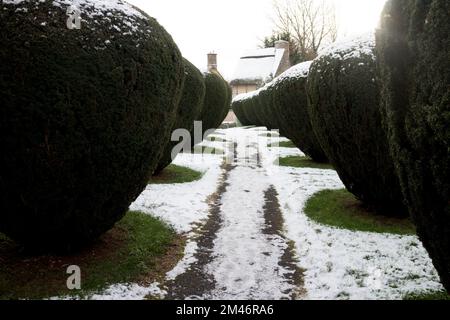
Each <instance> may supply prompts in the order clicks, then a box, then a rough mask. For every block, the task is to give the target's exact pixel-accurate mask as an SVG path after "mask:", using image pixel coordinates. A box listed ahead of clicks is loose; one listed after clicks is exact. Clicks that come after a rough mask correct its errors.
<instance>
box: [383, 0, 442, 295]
mask: <svg viewBox="0 0 450 320" xmlns="http://www.w3.org/2000/svg"><path fill="white" fill-rule="evenodd" d="M449 12H450V2H449V1H447V0H426V1H408V0H396V1H392V0H391V1H388V3H387V4H386V7H385V9H384V13H383V15H382V21H381V29H380V30H379V32H378V34H377V48H378V54H379V67H380V78H381V85H382V99H381V100H382V104H381V111H382V112H381V113H382V116H383V120H384V123H385V124H386V127H387V130H388V136H389V145H390V149H391V152H392V154H393V158H394V161H395V164H396V168H397V172H398V174H399V177H400V181H401V184H402V187H403V193H404V196H405V198H406V202H407V205H408V208H409V212H410V213H411V215H412V217H413V220H414V221H415V223H416V225H417V231H418V235H419V237H420V239H421V240H422V242H423V243H424V246H425V248H426V249H427V250H428V252H429V254H430V256H431V258H432V260H433V263H434V265H435V267H436V269H437V270H438V272H439V275H440V277H441V280H442V283H443V284H444V286H445V288H446V289H447V290H448V291H450V160H449V159H450V125H449V124H450V89H449V88H450V19H449Z"/></svg>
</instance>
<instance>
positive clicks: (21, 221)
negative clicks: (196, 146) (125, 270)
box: [0, 0, 184, 250]
mask: <svg viewBox="0 0 450 320" xmlns="http://www.w3.org/2000/svg"><path fill="white" fill-rule="evenodd" d="M57 2H58V1H56V2H55V1H50V0H47V1H39V2H38V1H23V2H17V3H16V4H15V3H11V2H10V1H9V2H5V1H3V2H1V3H0V42H1V43H2V45H1V46H0V61H1V63H0V93H1V94H0V137H1V138H0V149H1V152H0V232H2V233H4V234H6V235H8V236H9V237H11V238H13V239H14V240H17V241H19V242H21V243H22V244H25V245H26V246H28V247H32V248H35V249H38V250H68V249H71V248H74V247H78V246H80V245H83V244H86V243H88V242H90V241H92V240H93V239H95V238H97V237H98V236H99V235H101V234H102V233H104V232H105V231H107V230H108V229H110V228H111V227H112V226H113V225H114V224H115V223H116V221H118V220H119V219H121V218H122V217H123V216H124V214H125V213H126V212H127V210H128V207H129V205H130V203H132V202H133V201H134V200H135V199H136V197H137V196H138V195H139V194H140V193H141V192H142V190H143V189H144V188H145V186H146V185H147V181H148V178H149V176H150V175H151V173H152V172H153V170H154V169H155V167H156V165H157V162H158V160H159V156H160V154H161V152H162V150H163V148H164V146H165V143H166V141H167V140H168V137H169V134H170V130H171V128H172V124H173V121H174V115H175V112H176V110H177V107H178V103H179V100H180V97H181V90H182V86H183V81H184V68H183V62H182V57H181V54H180V52H179V50H178V48H177V46H176V45H175V43H174V42H173V40H172V38H171V36H170V35H169V34H168V33H167V32H166V31H165V30H164V29H163V28H162V27H161V26H160V25H159V24H158V23H157V21H156V20H154V19H153V18H151V17H149V16H147V15H146V14H145V13H143V12H141V11H139V10H138V9H136V8H134V7H132V6H130V5H129V4H127V3H125V2H122V1H119V0H111V1H109V2H108V4H107V5H105V2H104V1H100V2H99V1H95V0H85V1H84V2H83V4H84V5H83V6H82V7H80V9H81V10H82V17H83V21H82V25H81V30H77V29H73V30H71V29H68V28H67V26H66V22H67V18H68V17H67V15H66V6H65V5H62V4H61V5H60V6H57V5H56V4H58V3H57ZM60 2H61V1H60ZM108 15H110V16H112V17H113V18H107V16H108ZM112 25H113V26H115V27H117V28H113V27H112ZM119 30H120V31H119Z"/></svg>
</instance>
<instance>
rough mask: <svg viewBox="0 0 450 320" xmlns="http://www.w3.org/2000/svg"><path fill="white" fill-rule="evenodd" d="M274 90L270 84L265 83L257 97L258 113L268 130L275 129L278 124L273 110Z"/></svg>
mask: <svg viewBox="0 0 450 320" xmlns="http://www.w3.org/2000/svg"><path fill="white" fill-rule="evenodd" d="M274 91H275V88H273V87H272V86H270V85H267V86H265V87H264V88H263V90H261V92H260V93H259V95H258V97H257V98H256V99H257V102H258V105H259V108H258V110H259V115H260V117H261V119H262V121H263V123H264V126H265V127H267V129H269V130H275V129H278V128H279V124H278V121H277V118H276V114H275V112H274Z"/></svg>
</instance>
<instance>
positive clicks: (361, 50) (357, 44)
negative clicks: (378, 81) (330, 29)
mask: <svg viewBox="0 0 450 320" xmlns="http://www.w3.org/2000/svg"><path fill="white" fill-rule="evenodd" d="M374 49H375V34H374V33H373V32H370V33H366V34H363V35H360V36H356V37H352V38H348V39H345V40H343V41H340V42H335V43H333V44H331V45H330V46H328V47H327V48H325V49H324V50H322V51H321V52H320V53H319V58H323V57H331V58H333V59H341V60H348V59H353V58H361V56H362V55H365V56H369V57H372V58H373V59H374V60H375V54H374Z"/></svg>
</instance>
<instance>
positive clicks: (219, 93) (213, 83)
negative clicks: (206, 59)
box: [200, 72, 231, 133]
mask: <svg viewBox="0 0 450 320" xmlns="http://www.w3.org/2000/svg"><path fill="white" fill-rule="evenodd" d="M204 77H205V85H206V94H205V99H204V103H203V108H202V113H201V116H200V119H201V121H202V122H203V124H202V125H203V132H204V133H205V132H206V131H208V130H210V129H216V128H218V127H219V126H220V125H221V124H222V122H223V120H224V119H225V117H226V113H227V112H228V110H229V107H230V104H231V95H230V94H229V92H228V84H227V82H226V81H225V80H224V79H223V78H222V77H221V76H220V75H219V74H217V73H214V72H212V73H205V74H204ZM225 111H226V112H225Z"/></svg>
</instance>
